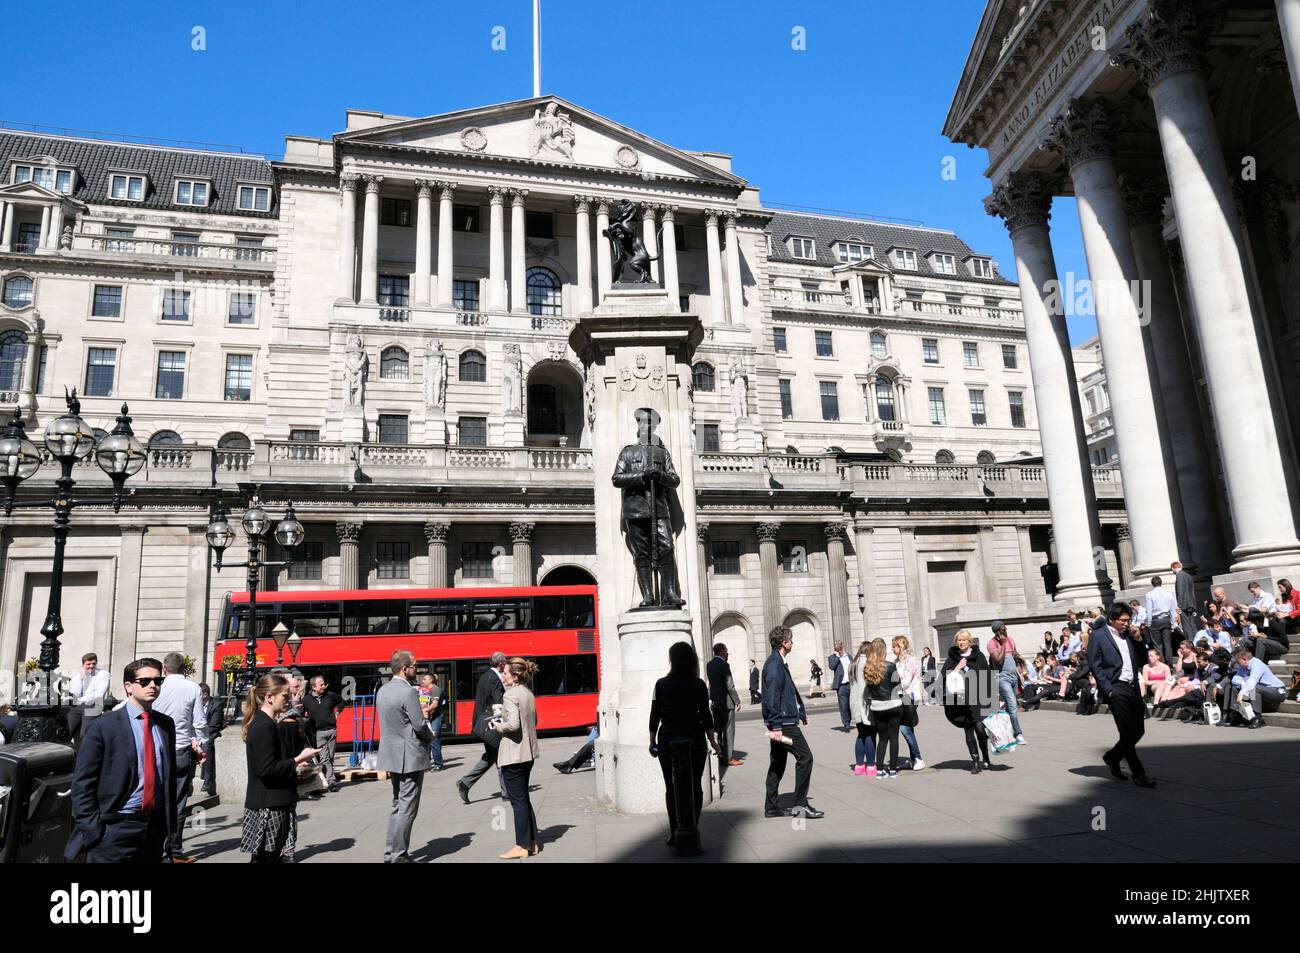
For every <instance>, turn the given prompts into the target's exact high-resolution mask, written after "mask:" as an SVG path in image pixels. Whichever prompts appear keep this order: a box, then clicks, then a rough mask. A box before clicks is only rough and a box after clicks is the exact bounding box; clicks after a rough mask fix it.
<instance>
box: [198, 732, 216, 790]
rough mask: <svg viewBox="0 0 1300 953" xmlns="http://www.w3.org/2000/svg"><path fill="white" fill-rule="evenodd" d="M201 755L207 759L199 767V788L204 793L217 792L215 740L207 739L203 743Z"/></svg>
mask: <svg viewBox="0 0 1300 953" xmlns="http://www.w3.org/2000/svg"><path fill="white" fill-rule="evenodd" d="M203 753H204V755H206V756H207V757H206V758H205V759H204V761H203V763H202V764H201V765H199V778H200V779H201V784H200V787H201V788H202V789H203V791H204V793H206V794H212V793H213V792H215V791H216V790H217V739H216V738H209V739H208V740H207V741H205V742H204V743H203Z"/></svg>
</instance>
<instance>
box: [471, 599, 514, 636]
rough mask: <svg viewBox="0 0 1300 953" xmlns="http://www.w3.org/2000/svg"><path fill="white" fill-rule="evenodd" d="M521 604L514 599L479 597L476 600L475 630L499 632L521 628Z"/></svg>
mask: <svg viewBox="0 0 1300 953" xmlns="http://www.w3.org/2000/svg"><path fill="white" fill-rule="evenodd" d="M521 628H524V626H522V625H520V624H519V604H518V603H517V602H514V601H513V600H501V601H497V600H496V599H491V600H489V599H478V600H475V602H474V631H475V632H489V631H490V632H497V631H500V630H502V629H521Z"/></svg>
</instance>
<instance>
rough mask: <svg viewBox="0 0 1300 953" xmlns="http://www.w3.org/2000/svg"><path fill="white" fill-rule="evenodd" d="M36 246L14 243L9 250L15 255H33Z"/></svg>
mask: <svg viewBox="0 0 1300 953" xmlns="http://www.w3.org/2000/svg"><path fill="white" fill-rule="evenodd" d="M36 244H37V243H36V242H14V243H13V244H12V245H10V246H9V248H10V250H11V251H13V253H14V254H16V255H35V254H36Z"/></svg>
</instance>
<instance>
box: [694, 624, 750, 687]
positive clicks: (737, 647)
mask: <svg viewBox="0 0 1300 953" xmlns="http://www.w3.org/2000/svg"><path fill="white" fill-rule="evenodd" d="M718 642H721V643H722V644H723V645H725V646H726V647H727V651H728V652H730V653H731V661H732V665H733V666H738V667H735V668H733V669H732V673H733V675H735V677H736V681H737V682H739V681H740V676H739V674H737V673H739V672H741V671H744V670H746V669H748V668H749V656H750V655H752V654H753V652H754V647H753V645H751V644H750V637H749V625H748V623H746V622H745V619H744V618H743V617H742V616H741V615H740V614H739V613H736V612H724V613H722V615H720V616H718V617H717V618H716V619H714V620H713V631H712V637H711V638H710V639H709V644H708V645H707V646H706V647H705V650H704V651H705V654H706V655H708V656H709V657H710V658H711V657H712V656H713V646H714V645H716V644H717V643H718ZM704 661H707V659H706V660H704Z"/></svg>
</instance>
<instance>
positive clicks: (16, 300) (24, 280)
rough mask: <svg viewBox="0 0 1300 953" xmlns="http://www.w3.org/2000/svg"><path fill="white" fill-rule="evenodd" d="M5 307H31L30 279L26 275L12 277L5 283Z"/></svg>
mask: <svg viewBox="0 0 1300 953" xmlns="http://www.w3.org/2000/svg"><path fill="white" fill-rule="evenodd" d="M4 302H5V307H8V308H14V309H17V308H30V307H31V306H32V279H30V278H28V277H27V276H26V275H14V276H13V277H12V278H10V279H9V280H8V281H6V282H5V293H4Z"/></svg>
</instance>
